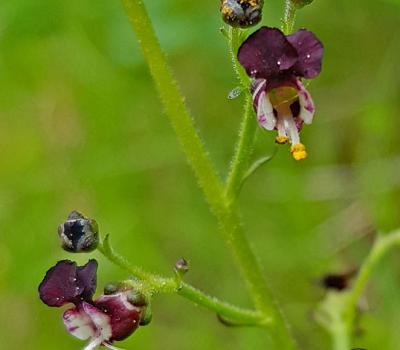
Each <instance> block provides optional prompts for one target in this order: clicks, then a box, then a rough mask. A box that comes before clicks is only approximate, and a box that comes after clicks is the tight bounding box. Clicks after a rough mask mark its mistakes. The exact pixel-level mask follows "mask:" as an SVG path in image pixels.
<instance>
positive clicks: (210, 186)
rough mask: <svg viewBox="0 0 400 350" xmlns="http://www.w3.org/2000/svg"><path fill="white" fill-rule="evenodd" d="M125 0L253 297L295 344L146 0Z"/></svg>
mask: <svg viewBox="0 0 400 350" xmlns="http://www.w3.org/2000/svg"><path fill="white" fill-rule="evenodd" d="M122 2H123V4H124V7H125V10H126V12H127V14H128V17H129V19H130V21H131V23H132V26H133V29H134V31H135V33H136V35H137V37H138V41H139V43H140V46H141V48H142V50H143V54H144V57H145V59H146V61H147V64H148V66H149V68H150V71H151V74H152V76H153V79H154V81H155V83H156V87H157V90H158V93H159V94H160V97H161V100H162V102H163V105H164V107H165V111H166V114H167V116H168V117H169V119H170V121H171V123H172V125H173V127H174V129H175V132H176V134H177V136H178V139H179V140H180V142H181V144H182V147H183V149H184V151H185V153H186V156H187V158H188V159H189V161H190V164H191V166H192V168H193V170H194V172H195V174H196V177H197V179H198V182H199V184H200V186H201V188H202V189H203V191H204V194H205V197H206V200H207V202H208V204H209V205H210V208H211V210H212V211H213V213H214V214H215V215H216V217H217V218H218V221H219V224H220V226H221V231H222V233H223V235H224V239H225V241H226V242H227V244H228V246H229V248H230V249H231V251H232V253H233V255H234V257H235V258H236V261H237V263H238V266H239V268H240V270H241V273H242V275H243V276H244V278H245V280H246V283H247V286H248V289H249V291H250V293H251V296H252V298H253V300H254V303H255V305H256V306H257V308H258V309H259V310H260V311H261V312H262V313H263V314H264V315H265V317H266V318H267V317H268V318H271V317H272V319H273V322H272V323H273V324H272V326H271V327H272V332H273V334H272V337H271V338H273V339H274V341H275V343H276V345H277V349H279V350H293V349H295V345H294V342H293V340H292V338H291V336H290V333H289V331H288V329H287V327H286V324H285V322H284V319H283V317H282V316H281V314H280V312H279V310H278V309H277V308H276V306H275V304H274V301H273V298H272V297H271V295H270V293H269V290H268V288H267V286H266V283H265V279H264V277H263V273H262V270H261V267H260V265H259V263H258V261H257V259H256V258H255V256H254V254H253V252H252V249H251V248H250V245H249V243H248V241H247V239H246V237H245V234H244V232H243V228H242V225H241V222H240V219H239V216H238V214H237V213H236V211H235V210H234V209H233V207H232V206H230V205H227V202H226V200H225V196H224V189H223V186H222V184H221V182H220V180H219V178H218V176H217V174H216V171H215V169H214V167H213V166H212V164H211V161H210V159H209V157H208V154H207V152H206V150H205V147H204V145H203V143H202V141H201V139H200V137H199V135H198V133H197V131H196V128H195V126H194V123H193V120H192V118H191V116H190V115H189V113H188V111H187V108H186V106H185V103H184V100H183V98H182V95H181V93H180V91H179V88H178V85H177V83H176V80H175V78H174V76H173V74H172V72H171V70H170V68H169V66H168V64H167V60H166V57H165V55H164V53H163V52H162V50H161V47H160V44H159V42H158V39H157V37H156V35H155V32H154V29H153V26H152V23H151V20H150V18H149V16H148V14H147V11H146V8H145V6H144V4H143V1H141V0H122Z"/></svg>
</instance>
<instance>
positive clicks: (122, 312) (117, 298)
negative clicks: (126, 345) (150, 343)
mask: <svg viewBox="0 0 400 350" xmlns="http://www.w3.org/2000/svg"><path fill="white" fill-rule="evenodd" d="M94 304H95V306H96V307H97V308H100V309H101V310H102V311H103V312H105V313H107V315H108V316H110V318H111V328H112V337H111V339H110V340H111V341H114V340H123V339H125V338H126V337H128V336H130V335H131V334H132V333H133V332H134V331H135V330H136V328H137V327H138V326H139V321H140V316H141V309H140V308H139V307H136V306H134V305H132V304H131V303H130V302H129V301H128V297H127V293H123V292H122V293H117V294H111V295H102V296H100V297H99V298H98V299H96V300H95V302H94Z"/></svg>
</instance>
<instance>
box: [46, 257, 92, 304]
mask: <svg viewBox="0 0 400 350" xmlns="http://www.w3.org/2000/svg"><path fill="white" fill-rule="evenodd" d="M96 272H97V261H96V260H94V259H91V260H89V261H88V263H87V264H86V265H84V266H77V265H76V263H75V262H73V261H70V260H61V261H59V262H58V263H57V264H56V265H55V266H53V267H52V268H50V269H49V270H48V271H47V273H46V275H45V277H44V278H43V281H42V282H41V283H40V285H39V296H40V299H41V300H42V301H43V302H44V303H45V304H46V305H48V306H51V307H60V306H63V305H65V304H68V303H73V304H76V305H77V304H78V303H80V302H81V301H82V300H85V301H89V302H90V301H91V299H92V297H93V294H94V293H95V291H96V284H97V279H96Z"/></svg>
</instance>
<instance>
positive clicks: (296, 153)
mask: <svg viewBox="0 0 400 350" xmlns="http://www.w3.org/2000/svg"><path fill="white" fill-rule="evenodd" d="M290 152H291V153H292V156H293V158H294V159H295V160H303V159H306V158H307V152H306V147H305V146H304V145H303V144H302V143H296V144H293V145H292V147H291V148H290Z"/></svg>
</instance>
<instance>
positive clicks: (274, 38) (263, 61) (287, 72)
mask: <svg viewBox="0 0 400 350" xmlns="http://www.w3.org/2000/svg"><path fill="white" fill-rule="evenodd" d="M322 56H323V45H322V43H321V42H320V41H319V40H318V38H317V37H316V36H315V35H314V34H313V33H312V32H310V31H308V30H305V29H300V30H299V31H297V32H296V33H294V34H292V35H289V36H285V35H284V34H283V33H282V32H281V31H280V30H279V29H278V28H269V27H261V28H260V29H259V30H257V31H256V32H254V33H253V34H251V35H250V36H249V37H248V38H247V39H246V40H245V41H244V42H243V44H242V45H241V47H240V48H239V51H238V60H239V62H240V63H241V64H242V66H243V67H244V68H245V69H246V72H247V74H248V75H249V76H250V77H252V78H257V79H260V78H261V79H266V80H267V81H270V80H275V81H282V82H285V81H288V80H291V79H293V78H296V77H301V78H307V79H310V78H314V77H315V76H317V75H318V74H319V73H320V71H321V60H322Z"/></svg>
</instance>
